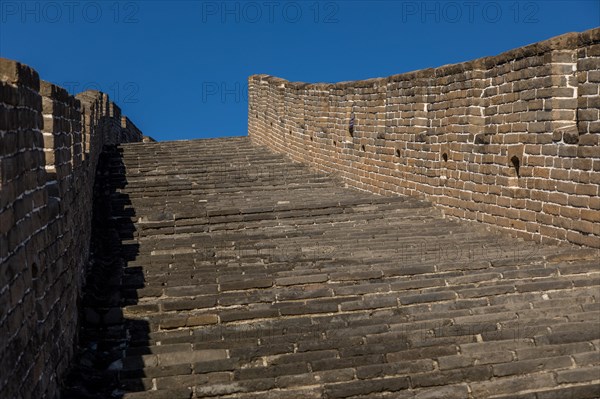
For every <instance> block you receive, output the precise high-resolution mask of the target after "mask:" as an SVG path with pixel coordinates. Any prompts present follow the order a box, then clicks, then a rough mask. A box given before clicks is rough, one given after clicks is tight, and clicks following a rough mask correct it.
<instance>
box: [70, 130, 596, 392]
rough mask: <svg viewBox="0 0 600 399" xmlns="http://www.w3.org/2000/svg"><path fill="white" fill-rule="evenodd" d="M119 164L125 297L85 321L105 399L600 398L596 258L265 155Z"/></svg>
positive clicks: (112, 222) (175, 145)
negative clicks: (97, 354)
mask: <svg viewBox="0 0 600 399" xmlns="http://www.w3.org/2000/svg"><path fill="white" fill-rule="evenodd" d="M105 165H106V169H105V172H104V173H103V174H102V175H101V176H100V177H101V178H100V179H99V180H100V181H104V184H105V190H104V192H105V197H104V202H105V203H104V208H103V209H109V211H105V213H106V214H104V215H102V212H98V213H99V214H98V217H102V216H104V217H105V218H108V220H109V222H107V223H108V224H109V226H110V229H108V230H102V232H99V233H97V236H98V234H100V235H102V234H104V236H103V237H101V239H102V240H104V241H105V242H109V243H110V244H106V245H104V246H100V248H103V250H102V251H100V252H104V253H99V254H98V255H99V256H104V257H105V259H108V261H107V262H106V263H107V264H111V265H112V266H111V267H109V268H108V269H106V270H104V271H102V272H101V273H97V274H98V275H99V276H101V277H102V276H103V278H105V279H106V278H109V279H110V283H109V284H108V287H111V288H97V290H96V291H97V294H96V296H94V298H96V297H98V296H102V294H101V292H102V291H103V290H104V291H106V292H104V294H103V295H104V299H103V300H99V301H97V302H94V301H88V302H86V303H87V305H85V306H87V307H86V313H85V314H86V319H87V322H88V323H90V322H91V323H92V324H94V326H95V327H94V328H92V329H90V331H99V330H98V328H97V327H98V325H102V326H103V327H102V328H101V329H100V331H102V332H101V333H97V332H96V333H86V332H85V331H84V332H83V333H82V336H83V338H84V341H85V342H88V344H89V343H90V342H91V343H93V345H92V346H93V350H96V351H99V349H97V347H98V346H100V347H101V348H103V349H104V352H103V353H105V354H107V353H108V354H110V355H107V356H106V359H104V360H105V362H104V364H103V366H102V367H104V368H105V369H108V371H106V372H103V373H102V374H103V376H104V377H102V378H101V377H98V380H97V381H96V387H97V388H96V389H98V390H101V389H107V388H108V385H106V386H103V385H102V384H103V382H102V381H107V379H106V376H107V375H110V376H112V377H113V380H112V381H113V382H115V381H116V382H115V383H116V384H118V387H117V389H115V390H112V391H111V392H112V393H111V395H113V396H119V395H121V394H122V395H123V396H124V397H125V398H169V399H178V398H204V397H218V398H286V399H287V398H347V397H352V398H387V397H393V398H415V399H416V398H419V399H425V398H436V399H437V398H440V399H441V398H445V399H453V398H457V399H465V398H498V399H500V398H504V399H507V398H521V399H542V398H544V399H549V398H557V399H566V398H573V399H585V398H598V397H600V268H599V253H598V251H597V250H591V249H582V248H578V247H573V246H569V245H565V246H545V245H539V244H535V243H532V242H525V241H521V240H517V239H514V238H512V237H510V236H507V235H505V234H503V233H499V232H497V231H492V230H490V229H487V228H485V227H484V226H482V225H479V224H477V223H472V222H464V221H458V220H452V219H449V218H444V216H443V215H442V213H441V212H440V211H439V210H437V209H436V208H435V207H432V206H431V205H430V204H429V203H427V202H423V201H420V200H419V199H415V198H407V197H380V196H375V195H373V194H369V193H366V192H361V191H357V190H354V189H350V188H346V187H344V185H343V183H341V181H340V180H339V179H338V178H336V177H335V176H326V175H324V174H320V173H316V172H314V171H312V170H310V169H308V168H307V167H305V166H303V165H301V164H297V163H293V162H291V161H290V160H288V159H286V158H285V157H283V156H281V155H276V154H273V153H270V152H269V151H267V150H266V149H264V148H261V147H258V146H254V145H252V144H251V143H250V141H249V139H248V138H246V137H240V138H227V139H210V140H196V141H180V142H161V143H144V144H127V145H123V146H122V147H121V148H119V149H118V151H114V152H113V153H112V154H110V155H109V156H108V157H107V158H106V159H105ZM102 179H104V180H102ZM101 205H102V204H101ZM101 208H102V207H101ZM110 231H112V232H113V233H110ZM116 233H118V235H117V234H116ZM115 259H117V260H118V261H115ZM107 270H108V271H107ZM107 276H109V277H107ZM104 287H106V286H104ZM111 289H112V291H113V292H114V293H115V294H114V295H109V293H108V292H109V291H110V290H111ZM111 315H112V316H111ZM113 316H114V317H113ZM86 339H87V341H86ZM88 349H89V348H88ZM86 350H87V349H86ZM93 389H94V388H89V384H88V391H90V390H93ZM111 389H112V388H111ZM73 395H74V394H73ZM66 396H67V397H69V396H68V395H66ZM80 396H81V395H80Z"/></svg>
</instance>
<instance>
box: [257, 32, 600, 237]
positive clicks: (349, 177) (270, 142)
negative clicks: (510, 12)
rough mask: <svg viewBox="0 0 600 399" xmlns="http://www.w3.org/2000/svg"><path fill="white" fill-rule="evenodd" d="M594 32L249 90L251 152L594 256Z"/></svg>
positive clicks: (598, 179)
mask: <svg viewBox="0 0 600 399" xmlns="http://www.w3.org/2000/svg"><path fill="white" fill-rule="evenodd" d="M599 84H600V29H593V30H589V31H586V32H583V33H570V34H566V35H562V36H559V37H555V38H552V39H550V40H547V41H544V42H540V43H536V44H532V45H529V46H526V47H522V48H518V49H515V50H511V51H508V52H506V53H503V54H500V55H498V56H493V57H486V58H481V59H477V60H474V61H469V62H464V63H461V64H455V65H447V66H442V67H439V68H435V69H425V70H420V71H416V72H410V73H405V74H401V75H395V76H390V77H388V78H379V79H370V80H365V81H355V82H343V83H335V84H322V83H319V84H306V83H298V82H288V81H286V80H283V79H279V78H275V77H271V76H267V75H254V76H251V77H250V78H249V82H248V85H249V109H248V134H249V136H250V137H251V138H252V139H253V141H254V142H255V143H257V144H262V145H265V146H268V147H270V148H271V149H273V150H274V151H277V152H281V153H286V154H288V155H289V156H290V157H291V158H292V159H294V160H297V161H302V162H307V163H309V164H310V165H312V166H313V167H315V168H318V169H320V170H322V171H325V172H328V173H333V174H336V175H338V176H340V177H341V178H343V179H344V180H345V182H346V183H347V184H348V185H351V186H354V187H357V188H360V189H364V190H368V191H372V192H375V193H379V194H387V195H390V194H406V195H422V196H425V197H426V198H427V199H428V200H430V201H433V202H434V203H436V204H438V205H439V206H440V207H441V208H442V209H443V210H444V211H445V213H446V214H448V215H452V216H457V217H460V218H465V219H474V220H479V221H481V222H484V223H488V224H491V225H495V226H500V227H503V228H505V229H508V230H510V231H511V232H513V233H514V234H516V235H518V236H521V237H524V238H527V239H533V240H536V241H552V242H558V241H570V242H572V243H576V244H582V245H587V246H592V247H597V248H598V247H600V197H599V194H600V193H599V184H600V145H599V137H600V121H599V114H598V112H599V108H600V97H599V91H598V90H599Z"/></svg>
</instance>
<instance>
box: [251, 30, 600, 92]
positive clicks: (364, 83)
mask: <svg viewBox="0 0 600 399" xmlns="http://www.w3.org/2000/svg"><path fill="white" fill-rule="evenodd" d="M598 43H600V27H598V28H593V29H590V30H587V31H584V32H570V33H565V34H563V35H560V36H555V37H552V38H550V39H547V40H544V41H541V42H537V43H533V44H529V45H526V46H523V47H518V48H515V49H512V50H508V51H506V52H503V53H500V54H498V55H493V56H487V57H482V58H477V59H474V60H470V61H464V62H460V63H457V64H447V65H442V66H439V67H435V68H427V69H419V70H416V71H410V72H405V73H401V74H396V75H391V76H387V77H379V78H371V79H364V80H354V81H345V82H336V83H326V82H319V83H306V82H290V81H288V80H286V79H283V78H279V77H275V76H271V75H267V74H255V75H251V76H249V77H248V81H249V82H265V83H268V84H272V85H277V84H279V85H281V88H284V87H287V88H293V89H315V90H319V89H321V90H327V89H332V88H345V87H376V86H380V85H385V84H387V83H391V82H400V81H407V80H417V79H428V78H434V77H441V76H448V75H453V74H458V73H463V72H467V71H476V70H487V69H490V68H492V67H494V66H498V65H502V64H505V63H508V62H511V61H516V60H519V59H522V58H526V57H532V56H539V55H544V54H547V53H549V52H551V51H555V50H574V49H577V48H580V47H584V46H588V45H592V44H598Z"/></svg>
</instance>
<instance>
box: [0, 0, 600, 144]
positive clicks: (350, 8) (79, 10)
mask: <svg viewBox="0 0 600 399" xmlns="http://www.w3.org/2000/svg"><path fill="white" fill-rule="evenodd" d="M599 4H600V2H599V1H597V0H596V1H573V0H568V1H552V0H550V1H502V0H500V1H484V0H481V1H480V0H467V1H450V2H448V1H402V0H399V1H314V0H309V1H286V0H264V1H262V0H259V1H152V0H149V1H148V0H146V1H115V0H108V1H76V0H70V1H68V0H65V1H22V0H19V1H8V0H2V1H1V2H0V23H1V25H0V55H1V56H2V57H6V58H11V59H16V60H18V61H21V62H23V63H25V64H28V65H30V66H32V67H33V68H35V69H36V70H37V71H38V72H39V73H40V75H41V77H42V78H43V79H45V80H48V81H51V82H53V83H57V84H59V85H61V86H63V87H65V88H67V89H68V90H70V91H71V92H73V93H77V92H79V91H81V90H82V89H85V88H95V89H100V90H102V91H104V92H107V93H108V94H109V95H110V96H111V97H112V98H113V100H115V101H116V102H117V103H118V104H119V105H120V106H121V108H122V109H123V112H124V113H125V114H126V115H128V116H129V117H130V118H131V119H132V120H133V121H134V123H136V124H137V125H138V126H139V127H140V128H141V129H142V130H143V131H144V133H145V134H148V135H150V136H153V137H154V138H156V139H158V140H171V139H186V138H204V137H217V136H236V135H245V134H246V123H247V121H246V118H247V77H248V76H249V75H251V74H256V73H266V74H270V75H276V76H279V77H282V78H285V79H288V80H296V81H305V82H336V81H343V80H356V79H365V78H371V77H382V76H388V75H392V74H397V73H402V72H407V71H411V70H415V69H422V68H428V67H435V66H440V65H444V64H449V63H456V62H461V61H466V60H470V59H473V58H478V57H482V56H488V55H495V54H498V53H500V52H503V51H506V50H509V49H512V48H515V47H519V46H522V45H526V44H530V43H534V42H537V41H540V40H544V39H548V38H550V37H552V36H556V35H559V34H562V33H566V32H573V31H583V30H587V29H590V28H594V27H597V26H599V25H600V5H599Z"/></svg>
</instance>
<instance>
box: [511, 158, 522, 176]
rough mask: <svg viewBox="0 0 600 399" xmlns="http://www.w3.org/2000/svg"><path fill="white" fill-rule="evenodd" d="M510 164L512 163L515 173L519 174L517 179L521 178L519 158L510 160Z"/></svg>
mask: <svg viewBox="0 0 600 399" xmlns="http://www.w3.org/2000/svg"><path fill="white" fill-rule="evenodd" d="M510 162H511V163H512V165H513V167H514V168H515V173H516V174H517V177H521V175H520V174H519V167H520V161H519V157H518V156H516V155H514V156H513V157H512V158H511V159H510Z"/></svg>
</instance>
